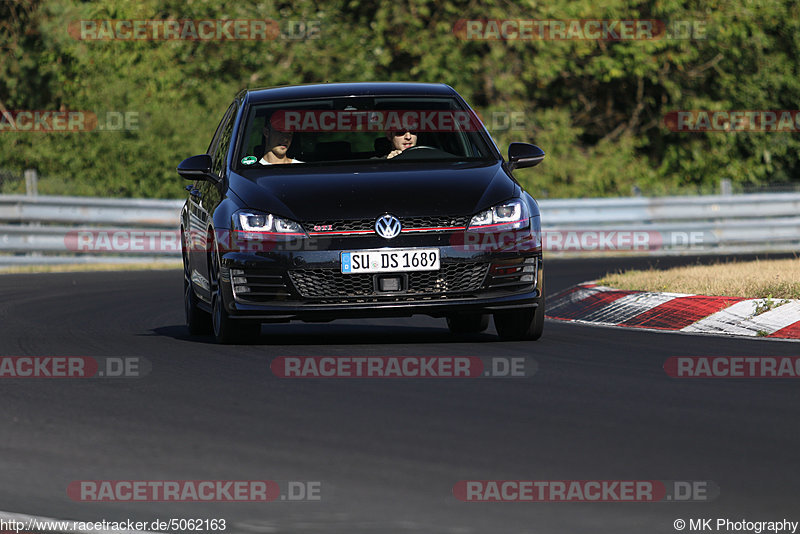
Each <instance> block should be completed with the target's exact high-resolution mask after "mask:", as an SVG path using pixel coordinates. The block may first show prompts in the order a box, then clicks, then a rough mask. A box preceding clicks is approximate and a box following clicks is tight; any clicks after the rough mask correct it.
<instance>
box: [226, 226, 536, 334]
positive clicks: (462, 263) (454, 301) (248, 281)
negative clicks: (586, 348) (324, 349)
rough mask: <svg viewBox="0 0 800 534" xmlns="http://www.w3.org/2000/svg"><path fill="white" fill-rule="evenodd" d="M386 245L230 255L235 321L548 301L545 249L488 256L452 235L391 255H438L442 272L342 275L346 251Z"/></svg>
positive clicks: (317, 242) (417, 240) (287, 247)
mask: <svg viewBox="0 0 800 534" xmlns="http://www.w3.org/2000/svg"><path fill="white" fill-rule="evenodd" d="M386 245H387V240H385V239H383V238H379V237H358V238H349V239H348V238H339V239H305V240H299V241H295V242H284V243H271V244H269V246H267V247H262V248H265V249H267V250H254V251H242V250H240V249H239V250H230V251H227V252H224V253H222V254H221V256H220V257H221V272H220V282H221V289H222V292H223V295H224V301H225V305H226V309H227V311H228V314H229V315H230V316H231V317H232V318H240V319H257V320H260V321H263V322H270V321H272V322H284V321H291V320H303V321H328V320H332V319H338V318H363V317H398V316H411V315H415V314H424V315H429V316H432V317H443V316H447V315H452V314H459V313H495V312H497V311H502V310H508V309H515V308H530V307H536V306H538V305H539V302H540V300H541V296H542V295H541V291H540V290H541V288H542V279H543V265H542V255H541V247H538V248H525V249H523V248H522V247H519V246H513V247H505V249H504V250H497V249H491V250H487V248H486V247H471V246H465V245H464V243H463V241H461V242H459V240H458V239H456V240H454V239H453V234H436V235H434V234H429V235H416V236H401V237H400V238H397V239H394V240H392V242H391V248H417V247H425V248H429V247H436V248H438V250H439V254H440V258H441V268H440V269H439V270H438V271H413V272H408V273H387V274H342V273H341V259H340V257H341V252H342V251H353V250H367V249H372V250H374V249H381V248H387V247H386ZM383 277H390V278H397V279H398V282H397V284H395V283H394V282H393V288H396V289H394V290H389V291H385V290H383V289H382V288H383V287H384V284H383V283H381V278H383ZM398 285H399V287H397V286H398Z"/></svg>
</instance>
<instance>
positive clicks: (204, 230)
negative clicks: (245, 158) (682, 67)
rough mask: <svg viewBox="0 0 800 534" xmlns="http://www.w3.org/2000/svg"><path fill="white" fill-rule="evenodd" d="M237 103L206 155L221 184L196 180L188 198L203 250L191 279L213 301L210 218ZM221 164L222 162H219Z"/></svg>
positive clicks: (191, 222) (201, 294) (194, 235)
mask: <svg viewBox="0 0 800 534" xmlns="http://www.w3.org/2000/svg"><path fill="white" fill-rule="evenodd" d="M236 107H237V106H236V102H234V103H233V104H231V105H230V106H229V107H228V110H227V111H226V112H225V115H224V116H223V117H222V120H221V121H220V123H219V126H217V130H216V132H215V133H214V137H213V138H212V140H211V144H209V146H208V151H207V154H208V155H209V156H211V161H212V168H211V171H212V173H213V174H214V175H216V176H218V177H219V179H220V181H219V183H213V182H211V181H209V180H197V181H195V183H194V188H193V190H192V191H191V193H190V196H189V209H188V211H189V229H190V232H191V235H192V240H193V245H194V248H193V250H195V251H202V253H201V254H194V258H193V260H192V280H193V281H194V282H195V288H196V293H197V295H198V296H199V297H200V298H201V299H203V300H205V301H207V302H209V303H210V302H211V292H212V289H213V288H211V285H210V282H209V280H210V276H209V269H208V265H209V262H208V257H209V254H208V253H209V252H210V247H211V243H212V241H211V239H210V238H211V237H212V236H211V235H210V232H211V231H212V224H211V216H212V214H213V210H214V208H215V207H216V206H217V204H219V201H220V197H221V191H220V188H221V187H223V183H224V177H225V176H224V168H225V157H226V155H227V152H228V148H229V146H230V137H231V132H232V130H233V122H234V120H235V118H236ZM220 162H221V163H220Z"/></svg>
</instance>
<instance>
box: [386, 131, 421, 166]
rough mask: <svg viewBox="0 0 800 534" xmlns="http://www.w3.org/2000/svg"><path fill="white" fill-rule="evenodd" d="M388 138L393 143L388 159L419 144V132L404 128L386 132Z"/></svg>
mask: <svg viewBox="0 0 800 534" xmlns="http://www.w3.org/2000/svg"><path fill="white" fill-rule="evenodd" d="M386 138H387V139H389V142H390V143H392V148H393V150H392V151H391V152H389V154H388V155H387V156H386V159H391V158H393V157H395V156H396V155H398V154H400V153H401V152H403V150H406V149H408V148H411V147H412V146H416V145H417V134H416V133H414V132H411V131H409V130H404V131H402V132H401V131H397V132H386Z"/></svg>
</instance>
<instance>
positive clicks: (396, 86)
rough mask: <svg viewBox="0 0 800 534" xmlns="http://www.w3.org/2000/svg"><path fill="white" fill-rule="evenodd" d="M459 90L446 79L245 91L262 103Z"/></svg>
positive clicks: (252, 100) (438, 93) (443, 93)
mask: <svg viewBox="0 0 800 534" xmlns="http://www.w3.org/2000/svg"><path fill="white" fill-rule="evenodd" d="M457 94H458V93H456V91H455V89H453V88H452V87H450V86H449V85H447V84H443V83H411V82H357V83H324V84H308V85H287V86H283V87H271V88H268V89H250V90H248V91H247V92H246V99H247V101H249V102H250V103H261V102H276V101H280V100H297V99H310V98H334V97H348V96H457Z"/></svg>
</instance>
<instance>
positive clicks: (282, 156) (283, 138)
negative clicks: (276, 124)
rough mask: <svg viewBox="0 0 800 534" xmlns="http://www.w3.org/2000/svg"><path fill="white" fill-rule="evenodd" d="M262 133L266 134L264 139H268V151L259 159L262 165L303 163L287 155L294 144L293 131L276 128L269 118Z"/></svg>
mask: <svg viewBox="0 0 800 534" xmlns="http://www.w3.org/2000/svg"><path fill="white" fill-rule="evenodd" d="M262 133H263V134H264V139H266V144H265V145H264V146H265V147H266V150H267V152H266V153H265V154H264V157H263V158H261V160H260V161H259V163H260V164H261V165H278V164H281V163H303V162H302V161H300V160H298V159H292V158H290V157H289V156H287V155H286V153H287V152H288V151H289V147H290V146H291V145H292V137H293V133H292V132H281V131H279V130H276V129H275V128H273V127H272V125H271V124H270V121H269V120H267V122H266V124H264V130H263V132H262Z"/></svg>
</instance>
